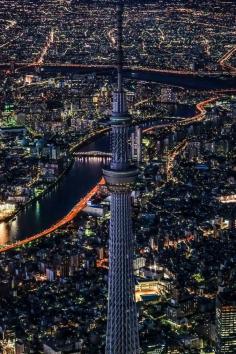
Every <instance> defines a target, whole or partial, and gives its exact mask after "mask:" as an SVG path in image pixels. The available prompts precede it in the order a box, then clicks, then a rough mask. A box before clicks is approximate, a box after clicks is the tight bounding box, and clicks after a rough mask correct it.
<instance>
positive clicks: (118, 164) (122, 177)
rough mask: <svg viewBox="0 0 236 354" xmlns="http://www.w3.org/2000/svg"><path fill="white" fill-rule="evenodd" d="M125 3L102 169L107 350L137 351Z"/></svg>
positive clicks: (119, 14)
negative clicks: (106, 218) (107, 206)
mask: <svg viewBox="0 0 236 354" xmlns="http://www.w3.org/2000/svg"><path fill="white" fill-rule="evenodd" d="M123 10H124V5H123V2H122V1H121V2H120V3H119V5H118V6H117V18H118V64H117V71H118V89H117V91H116V92H114V94H113V112H112V117H111V120H110V123H111V128H112V160H111V164H110V166H109V168H107V169H104V171H103V173H104V177H105V179H106V182H107V185H108V188H109V190H110V192H111V220H110V237H109V280H108V318H107V336H106V354H138V353H140V350H139V337H138V321H137V310H136V303H135V282H134V274H133V253H134V247H133V244H134V240H133V235H132V222H131V186H132V184H133V182H134V181H135V178H136V176H137V169H136V167H134V166H132V165H131V164H130V158H129V152H128V150H129V149H128V134H129V124H130V116H129V114H128V111H127V106H126V95H125V92H124V91H123V78H122V68H123V51H122V18H123Z"/></svg>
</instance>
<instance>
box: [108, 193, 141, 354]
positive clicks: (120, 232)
mask: <svg viewBox="0 0 236 354" xmlns="http://www.w3.org/2000/svg"><path fill="white" fill-rule="evenodd" d="M132 254H133V237H132V225H131V200H130V191H129V190H128V189H127V188H126V187H125V188H121V189H120V190H119V191H117V190H116V187H114V189H113V191H112V194H111V223H110V241H109V286H108V294H109V295H108V296H109V298H108V323H107V342H106V353H107V354H136V353H139V339H138V331H137V311H136V304H135V299H134V275H133V257H132Z"/></svg>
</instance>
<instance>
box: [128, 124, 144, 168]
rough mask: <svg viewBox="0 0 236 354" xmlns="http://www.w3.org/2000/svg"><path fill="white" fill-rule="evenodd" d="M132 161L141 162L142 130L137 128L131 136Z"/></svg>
mask: <svg viewBox="0 0 236 354" xmlns="http://www.w3.org/2000/svg"><path fill="white" fill-rule="evenodd" d="M131 149H132V150H131V151H132V159H133V160H136V161H137V162H138V163H140V162H141V160H142V129H141V128H140V127H138V126H136V127H135V131H134V132H133V133H132V136H131Z"/></svg>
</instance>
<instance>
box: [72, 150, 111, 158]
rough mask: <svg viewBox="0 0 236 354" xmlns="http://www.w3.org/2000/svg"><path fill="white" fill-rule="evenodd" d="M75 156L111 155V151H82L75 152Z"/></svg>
mask: <svg viewBox="0 0 236 354" xmlns="http://www.w3.org/2000/svg"><path fill="white" fill-rule="evenodd" d="M74 156H76V157H111V153H110V152H103V151H81V152H75V153H74Z"/></svg>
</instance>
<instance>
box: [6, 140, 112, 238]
mask: <svg viewBox="0 0 236 354" xmlns="http://www.w3.org/2000/svg"><path fill="white" fill-rule="evenodd" d="M109 139H110V138H109V135H106V136H103V137H100V138H99V139H98V140H97V141H95V142H92V143H90V144H88V145H87V146H86V147H84V148H83V149H81V150H86V151H93V150H99V151H107V150H108V146H109ZM104 163H106V160H105V159H102V158H89V159H88V158H86V159H83V158H81V159H77V160H76V161H75V163H74V165H73V167H72V168H71V170H70V171H69V172H68V173H67V175H66V176H65V177H64V178H63V179H62V180H61V182H60V183H59V184H58V185H57V186H56V187H55V188H54V189H52V190H51V191H50V192H49V193H48V194H47V195H45V196H44V197H43V198H42V199H40V200H38V201H36V202H34V203H33V204H30V205H29V206H28V207H27V208H26V209H24V211H22V212H21V213H19V214H18V215H17V216H16V219H15V220H14V221H12V222H10V223H8V224H6V223H1V224H0V244H3V243H6V242H8V241H14V240H17V239H24V238H26V237H28V236H31V235H34V234H35V233H37V232H39V231H41V230H44V229H46V228H47V227H49V226H51V225H52V224H54V223H55V222H56V221H57V220H58V219H60V218H61V217H63V216H65V215H66V214H67V213H68V212H69V211H70V210H71V209H72V207H73V206H74V205H75V204H76V203H77V202H78V200H79V199H81V198H82V197H83V196H84V195H86V194H87V193H88V191H89V190H90V189H91V188H92V187H93V186H94V185H95V184H96V183H97V182H98V181H99V179H100V178H101V174H102V165H103V164H104Z"/></svg>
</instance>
